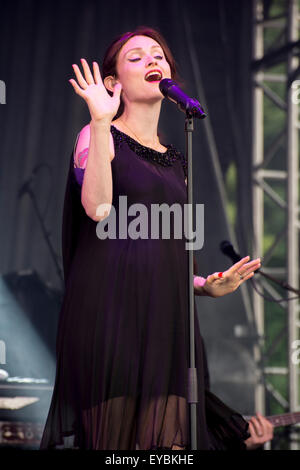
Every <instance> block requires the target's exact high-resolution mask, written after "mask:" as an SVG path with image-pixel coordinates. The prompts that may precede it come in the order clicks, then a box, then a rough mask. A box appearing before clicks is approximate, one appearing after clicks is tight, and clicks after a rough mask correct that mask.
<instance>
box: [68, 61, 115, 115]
mask: <svg viewBox="0 0 300 470" xmlns="http://www.w3.org/2000/svg"><path fill="white" fill-rule="evenodd" d="M81 64H82V68H83V72H84V76H83V75H82V73H81V71H80V69H79V67H78V65H77V64H73V70H74V73H75V75H76V78H77V82H78V83H77V82H76V80H74V79H73V78H71V79H70V80H69V82H70V83H71V85H72V86H73V88H74V90H75V93H77V95H79V96H81V98H83V99H84V100H85V102H86V103H87V105H88V108H89V111H90V115H91V119H92V121H108V122H111V121H112V119H113V117H114V116H115V115H116V114H117V111H118V109H119V105H120V95H121V90H122V85H121V84H120V83H116V85H115V87H114V93H113V96H110V95H109V93H108V92H107V90H106V88H105V86H104V84H103V81H102V78H101V74H100V70H99V66H98V64H97V62H93V74H92V72H91V70H90V67H89V65H88V63H87V61H86V60H85V59H81Z"/></svg>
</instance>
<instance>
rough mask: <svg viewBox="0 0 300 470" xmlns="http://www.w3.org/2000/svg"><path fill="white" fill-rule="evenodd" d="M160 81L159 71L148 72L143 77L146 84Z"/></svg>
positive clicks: (160, 74)
mask: <svg viewBox="0 0 300 470" xmlns="http://www.w3.org/2000/svg"><path fill="white" fill-rule="evenodd" d="M161 79H162V73H161V71H160V70H159V69H153V70H149V72H147V73H146V75H145V80H146V81H147V82H160V80H161Z"/></svg>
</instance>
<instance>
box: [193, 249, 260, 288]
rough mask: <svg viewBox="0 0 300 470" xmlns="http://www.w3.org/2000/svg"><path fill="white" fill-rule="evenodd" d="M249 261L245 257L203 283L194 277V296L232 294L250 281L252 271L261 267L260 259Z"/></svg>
mask: <svg viewBox="0 0 300 470" xmlns="http://www.w3.org/2000/svg"><path fill="white" fill-rule="evenodd" d="M249 259H250V257H249V256H246V257H245V258H242V259H241V260H240V261H238V262H237V263H235V264H234V265H233V266H231V268H229V269H227V271H224V272H223V273H214V274H210V275H209V276H207V278H206V280H205V281H204V282H203V278H201V277H200V276H195V277H194V290H195V294H196V295H197V294H198V295H209V296H210V297H222V296H223V295H226V294H230V293H231V292H234V291H235V290H236V289H237V288H238V287H240V285H241V284H243V282H245V281H247V280H248V279H250V278H251V277H252V276H253V275H254V271H256V270H257V269H258V268H260V266H261V263H260V258H257V259H255V260H252V261H249ZM220 274H221V276H220ZM197 289H198V292H197Z"/></svg>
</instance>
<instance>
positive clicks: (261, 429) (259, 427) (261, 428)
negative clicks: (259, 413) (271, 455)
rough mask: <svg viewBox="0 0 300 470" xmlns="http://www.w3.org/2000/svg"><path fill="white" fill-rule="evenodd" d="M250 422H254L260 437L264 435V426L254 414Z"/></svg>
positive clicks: (254, 428)
mask: <svg viewBox="0 0 300 470" xmlns="http://www.w3.org/2000/svg"><path fill="white" fill-rule="evenodd" d="M250 423H251V424H252V427H253V430H254V433H255V434H256V435H257V436H258V437H262V436H263V434H264V430H263V427H262V425H261V423H260V422H259V421H258V419H257V418H256V417H254V416H253V417H252V418H251V420H250ZM250 423H249V427H250Z"/></svg>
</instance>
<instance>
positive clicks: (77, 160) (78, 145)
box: [74, 124, 115, 169]
mask: <svg viewBox="0 0 300 470" xmlns="http://www.w3.org/2000/svg"><path fill="white" fill-rule="evenodd" d="M90 135H91V128H90V124H87V125H86V126H84V127H83V128H82V129H81V131H80V132H79V134H78V136H77V139H76V142H75V146H74V166H75V167H76V168H81V169H85V167H86V162H87V156H88V151H89V146H90ZM114 156H115V151H114V141H113V137H112V134H111V133H110V161H112V160H113V158H114Z"/></svg>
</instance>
